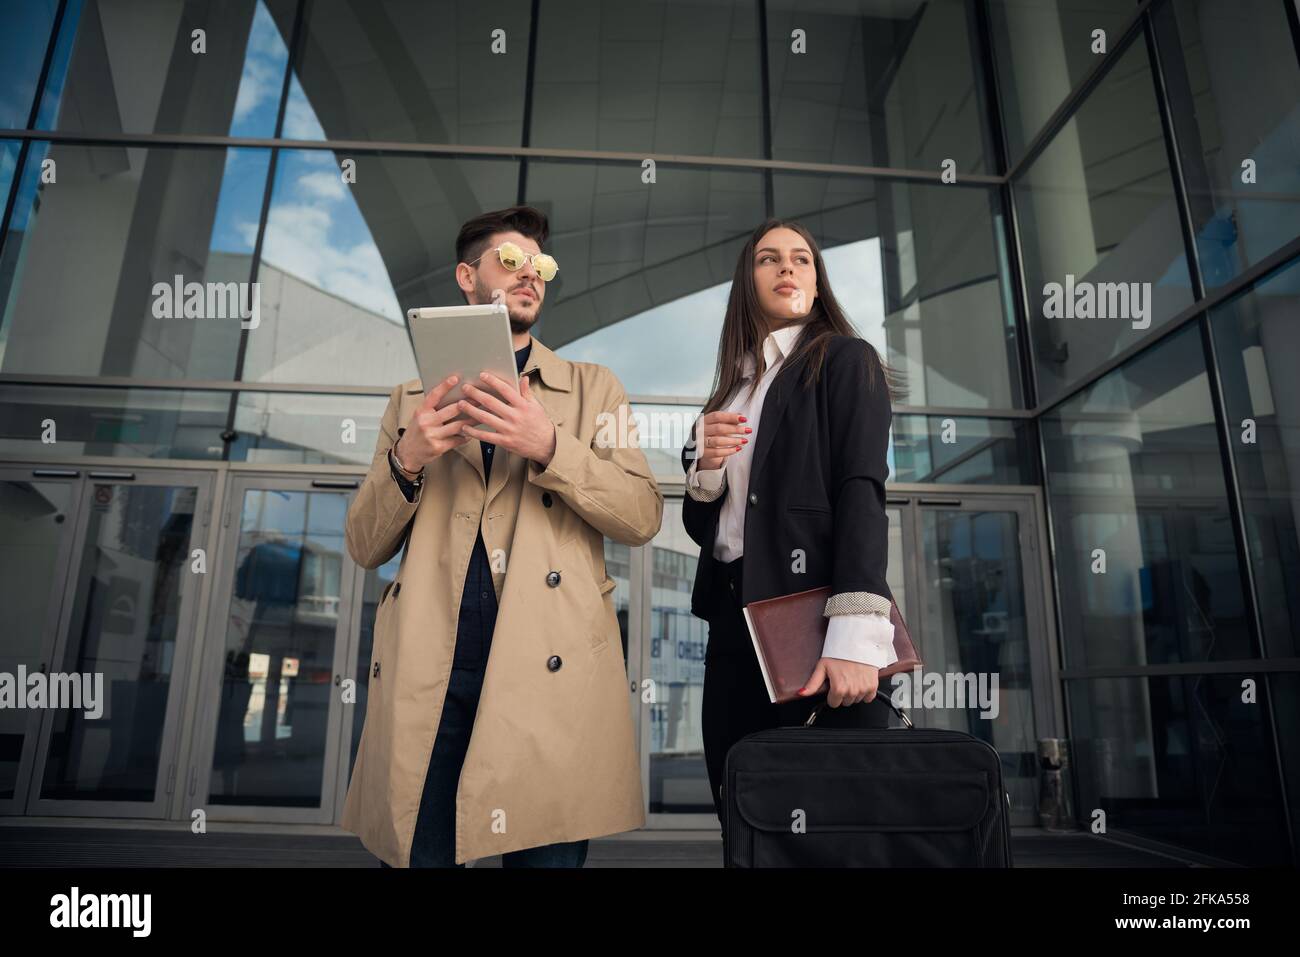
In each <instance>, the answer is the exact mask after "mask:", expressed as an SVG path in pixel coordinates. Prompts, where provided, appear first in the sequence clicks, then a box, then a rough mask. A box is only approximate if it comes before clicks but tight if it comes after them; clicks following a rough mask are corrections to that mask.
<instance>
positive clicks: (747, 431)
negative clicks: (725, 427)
mask: <svg viewBox="0 0 1300 957" xmlns="http://www.w3.org/2000/svg"><path fill="white" fill-rule="evenodd" d="M753 431H754V430H753V429H751V428H750V427H749V426H745V433H746V434H748V433H750V432H753Z"/></svg>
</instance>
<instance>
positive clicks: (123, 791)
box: [0, 466, 212, 818]
mask: <svg viewBox="0 0 1300 957" xmlns="http://www.w3.org/2000/svg"><path fill="white" fill-rule="evenodd" d="M211 503H212V479H211V475H210V474H207V473H203V472H199V471H185V470H178V469H165V468H164V469H154V468H148V469H108V468H103V469H101V468H96V467H93V466H92V467H88V468H51V467H41V466H29V467H22V466H8V467H5V468H4V469H3V470H0V541H3V543H4V544H3V548H2V549H0V597H2V598H3V602H4V607H5V609H6V615H7V617H8V622H7V628H6V631H7V633H8V634H7V636H6V638H5V639H4V642H3V644H2V645H0V670H3V671H6V672H8V673H10V674H14V675H17V674H18V673H19V672H20V669H21V670H22V671H24V672H26V673H27V674H29V675H30V674H34V673H37V672H40V673H44V674H46V675H49V676H53V675H56V674H57V675H61V676H67V677H70V678H80V677H81V676H89V677H90V683H89V688H90V689H94V690H97V691H98V694H97V696H98V697H99V698H100V700H99V702H98V704H97V705H96V707H95V708H94V709H93V710H92V709H88V708H86V707H84V705H86V704H87V703H88V701H86V700H83V701H82V702H81V704H82V705H83V707H38V708H30V709H28V708H24V709H4V710H0V810H3V811H7V812H9V813H18V814H21V813H27V814H32V815H85V816H95V817H112V816H127V817H137V818H150V817H158V818H160V817H163V816H165V815H166V813H167V799H168V795H169V794H170V793H171V792H172V790H173V788H174V787H175V782H176V772H177V765H178V762H179V758H178V755H177V753H176V752H177V740H178V730H179V727H180V724H181V717H182V707H183V704H184V701H183V698H184V693H183V684H184V682H183V681H182V680H179V679H181V678H183V676H184V675H186V674H187V670H188V667H189V661H190V658H191V656H192V655H193V653H194V649H195V637H194V636H195V628H194V623H195V617H196V613H197V601H198V593H199V590H200V584H201V574H200V573H198V572H197V571H196V568H197V567H200V566H196V561H199V560H200V556H199V555H198V554H197V553H196V551H195V550H196V549H200V550H201V546H202V545H203V541H204V538H205V535H206V532H205V529H206V527H207V525H208V522H209V520H210V511H211ZM64 687H65V688H66V687H67V685H66V684H65V685H64ZM83 688H87V685H86V684H85V683H84V681H83ZM50 703H51V704H52V703H54V702H50ZM96 711H98V714H96V713H95V712H96Z"/></svg>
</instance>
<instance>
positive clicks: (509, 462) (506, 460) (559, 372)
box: [459, 338, 573, 505]
mask: <svg viewBox="0 0 1300 957" xmlns="http://www.w3.org/2000/svg"><path fill="white" fill-rule="evenodd" d="M532 343H533V346H532V349H530V350H529V352H528V361H527V362H525V363H524V369H523V372H521V373H520V375H521V376H528V387H529V390H530V391H531V392H532V394H533V396H534V398H536V399H537V401H538V402H540V403H541V405H542V408H543V409H545V410H546V415H547V416H548V417H549V418H550V420H551V421H552V422H554V423H555V427H556V428H557V429H558V428H560V427H561V425H563V423H564V419H565V411H564V409H563V407H562V403H564V402H566V401H567V395H560V394H559V393H566V394H567V393H569V392H571V391H572V390H573V369H572V367H571V365H570V363H569V362H568V360H566V359H561V358H560V357H559V356H557V355H556V354H555V353H554V352H552V351H551V350H550V349H548V348H546V346H544V345H542V344H541V343H540V342H538V341H537V339H536V338H534V339H533V340H532ZM480 444H481V443H480V442H479V441H478V440H477V439H475V440H474V441H472V442H466V443H465V444H464V445H463V446H461V448H460V450H459V451H463V450H465V449H468V448H469V447H470V446H471V445H473V446H475V453H476V454H477V455H478V456H479V459H478V463H479V474H480V476H481V475H482V474H483V469H482V455H483V453H482V452H481V451H479V449H478V446H479V445H480ZM493 458H494V459H495V460H496V461H494V462H493V463H492V476H491V478H490V479H489V480H488V489H487V503H488V505H491V504H492V500H493V499H495V498H496V497H497V496H498V495H499V494H501V490H502V489H503V488H505V487H506V483H507V482H508V481H509V479H510V476H511V475H512V474H513V473H514V471H515V469H516V468H517V467H521V466H522V462H520V461H519V456H517V455H515V454H513V453H510V452H507V451H506V450H505V449H503V448H501V447H500V446H498V447H497V450H496V452H494V453H493Z"/></svg>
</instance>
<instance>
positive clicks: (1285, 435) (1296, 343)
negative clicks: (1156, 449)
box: [1210, 262, 1300, 657]
mask: <svg viewBox="0 0 1300 957" xmlns="http://www.w3.org/2000/svg"><path fill="white" fill-rule="evenodd" d="M1298 319H1300V262H1296V263H1292V264H1291V265H1290V266H1289V267H1288V268H1287V269H1286V270H1284V271H1282V272H1279V273H1275V274H1274V275H1273V276H1272V277H1270V278H1269V280H1268V281H1267V282H1265V283H1263V284H1261V285H1259V286H1256V287H1255V288H1254V289H1252V290H1250V291H1249V292H1247V293H1245V294H1244V295H1241V296H1238V297H1237V298H1235V299H1233V300H1231V301H1229V302H1228V303H1225V304H1224V305H1223V306H1220V307H1219V308H1218V309H1214V310H1212V311H1211V312H1210V326H1211V328H1212V329H1213V330H1214V340H1215V346H1216V350H1215V351H1216V353H1217V356H1218V360H1219V374H1220V375H1221V376H1222V379H1223V398H1224V406H1225V414H1226V416H1227V420H1228V432H1229V436H1230V437H1231V441H1232V454H1233V457H1234V463H1235V465H1236V468H1237V482H1238V485H1239V487H1240V489H1241V504H1242V508H1243V510H1244V513H1245V524H1246V540H1247V543H1248V546H1249V551H1250V562H1251V565H1252V566H1253V571H1254V578H1255V596H1256V602H1257V604H1258V606H1259V614H1260V619H1261V621H1262V623H1263V629H1264V647H1265V649H1266V652H1267V654H1268V655H1270V656H1272V657H1293V656H1296V655H1300V644H1298V643H1297V642H1298V641H1300V535H1298V533H1297V531H1296V525H1297V519H1298V517H1300V515H1298V512H1300V378H1298V377H1297V375H1296V362H1297V358H1298V357H1300V321H1297V320H1298Z"/></svg>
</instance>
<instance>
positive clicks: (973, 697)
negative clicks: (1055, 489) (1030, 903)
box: [891, 494, 1054, 825]
mask: <svg viewBox="0 0 1300 957" xmlns="http://www.w3.org/2000/svg"><path fill="white" fill-rule="evenodd" d="M891 502H893V503H894V504H896V505H898V506H900V517H901V519H902V521H903V523H904V533H905V534H904V539H905V542H906V543H907V544H906V546H905V548H906V551H907V553H908V555H909V557H910V564H911V565H912V574H913V576H914V581H915V583H916V584H915V586H914V588H913V591H912V593H911V595H910V596H909V598H910V599H911V600H910V602H909V608H908V609H907V610H904V616H905V617H906V618H907V620H908V623H909V625H910V627H911V630H912V632H913V635H914V637H915V639H916V642H917V646H918V651H919V653H920V655H921V660H922V662H923V663H924V664H923V669H922V675H921V682H920V685H919V687H916V686H915V682H913V683H912V684H913V687H912V688H911V690H912V696H913V697H912V700H913V708H912V711H911V717H912V720H913V722H914V723H915V724H916V725H917V727H932V728H950V729H953V730H958V731H964V732H966V733H967V734H970V735H973V736H975V737H977V738H982V739H983V740H985V741H988V742H989V744H991V745H993V747H995V748H996V749H997V751H998V754H999V755H1001V758H1002V770H1003V776H1004V780H1005V784H1006V787H1007V790H1008V791H1009V792H1010V795H1011V807H1012V823H1013V824H1025V825H1034V824H1037V809H1038V768H1037V765H1038V762H1037V754H1036V752H1037V732H1036V729H1037V728H1038V727H1043V728H1050V727H1053V726H1054V722H1053V721H1052V718H1051V715H1052V710H1053V704H1052V695H1051V687H1052V681H1051V674H1052V670H1051V662H1050V656H1051V642H1050V640H1049V634H1050V632H1049V626H1048V620H1047V609H1046V605H1045V600H1044V595H1045V593H1044V590H1043V586H1044V581H1043V577H1042V573H1041V568H1040V563H1039V561H1038V554H1039V549H1040V543H1039V541H1038V523H1037V519H1036V516H1037V512H1036V509H1035V500H1034V498H1033V497H1032V496H1010V495H978V494H977V495H961V496H960V497H958V496H947V495H936V494H920V495H911V496H908V497H906V498H891ZM899 604H900V608H901V607H902V602H900V603H899ZM918 697H919V698H920V700H917V699H918Z"/></svg>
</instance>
